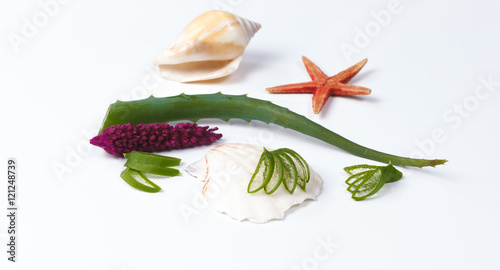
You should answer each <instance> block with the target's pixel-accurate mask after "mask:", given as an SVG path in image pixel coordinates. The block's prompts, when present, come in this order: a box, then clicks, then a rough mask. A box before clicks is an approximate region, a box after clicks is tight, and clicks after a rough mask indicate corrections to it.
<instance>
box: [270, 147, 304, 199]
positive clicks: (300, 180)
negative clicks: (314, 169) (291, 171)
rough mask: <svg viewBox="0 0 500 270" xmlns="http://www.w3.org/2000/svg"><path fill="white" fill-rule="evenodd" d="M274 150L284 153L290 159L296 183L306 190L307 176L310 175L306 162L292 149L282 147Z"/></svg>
mask: <svg viewBox="0 0 500 270" xmlns="http://www.w3.org/2000/svg"><path fill="white" fill-rule="evenodd" d="M276 151H279V152H282V153H285V154H286V155H288V156H289V157H290V158H291V159H292V161H293V163H294V165H295V168H296V170H297V185H298V186H299V187H300V189H302V190H303V191H306V183H307V182H309V178H310V176H311V175H310V172H309V165H308V164H307V162H306V161H305V160H304V159H303V158H302V157H301V156H300V155H299V154H297V153H296V152H295V151H293V150H292V149H288V148H282V149H278V150H276Z"/></svg>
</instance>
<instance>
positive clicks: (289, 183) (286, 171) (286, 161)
mask: <svg viewBox="0 0 500 270" xmlns="http://www.w3.org/2000/svg"><path fill="white" fill-rule="evenodd" d="M276 154H277V155H278V156H279V157H280V158H281V161H282V163H283V181H282V182H283V185H284V186H285V189H286V190H287V191H288V192H289V193H290V194H293V192H294V191H295V188H296V187H297V169H296V168H295V164H294V162H293V160H292V159H291V158H290V156H288V155H287V154H285V153H282V152H279V151H278V152H276Z"/></svg>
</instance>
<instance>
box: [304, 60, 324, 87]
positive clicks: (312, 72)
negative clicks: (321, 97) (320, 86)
mask: <svg viewBox="0 0 500 270" xmlns="http://www.w3.org/2000/svg"><path fill="white" fill-rule="evenodd" d="M302 61H303V62H304V66H306V69H307V73H309V77H311V79H312V80H313V81H317V80H326V79H328V76H326V74H325V73H323V71H321V69H320V68H319V67H318V66H316V64H314V63H313V62H312V61H311V60H309V58H307V57H305V56H302Z"/></svg>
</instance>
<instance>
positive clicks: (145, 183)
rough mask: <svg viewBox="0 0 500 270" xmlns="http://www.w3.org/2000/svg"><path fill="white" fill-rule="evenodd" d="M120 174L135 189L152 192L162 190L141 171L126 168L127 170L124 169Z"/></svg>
mask: <svg viewBox="0 0 500 270" xmlns="http://www.w3.org/2000/svg"><path fill="white" fill-rule="evenodd" d="M120 176H121V178H122V179H123V180H125V182H127V184H129V185H130V186H132V187H133V188H135V189H138V190H142V191H145V192H150V193H155V192H158V191H160V190H161V188H160V187H159V186H157V185H156V184H155V183H153V182H151V181H150V180H149V179H148V178H147V177H146V176H144V175H143V174H142V173H141V172H140V171H136V170H134V169H130V168H126V169H125V170H123V171H122V173H121V174H120Z"/></svg>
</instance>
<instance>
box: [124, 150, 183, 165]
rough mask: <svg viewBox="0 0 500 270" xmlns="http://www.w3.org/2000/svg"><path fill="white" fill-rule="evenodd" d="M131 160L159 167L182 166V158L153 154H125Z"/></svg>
mask: <svg viewBox="0 0 500 270" xmlns="http://www.w3.org/2000/svg"><path fill="white" fill-rule="evenodd" d="M124 156H125V157H126V158H127V159H129V160H136V161H138V162H141V163H146V164H151V165H154V166H158V167H170V166H179V164H181V159H180V158H175V157H169V156H162V155H157V154H153V153H146V152H138V151H132V152H130V153H127V154H124Z"/></svg>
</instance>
